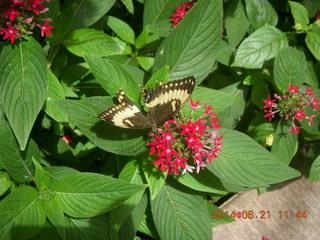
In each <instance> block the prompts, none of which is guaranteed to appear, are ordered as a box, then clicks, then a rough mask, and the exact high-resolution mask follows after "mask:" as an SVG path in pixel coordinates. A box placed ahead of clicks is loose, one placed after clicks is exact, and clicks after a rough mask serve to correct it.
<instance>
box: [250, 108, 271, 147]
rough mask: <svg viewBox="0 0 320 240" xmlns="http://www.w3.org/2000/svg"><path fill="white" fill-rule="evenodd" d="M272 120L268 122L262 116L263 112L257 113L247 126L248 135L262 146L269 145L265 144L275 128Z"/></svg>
mask: <svg viewBox="0 0 320 240" xmlns="http://www.w3.org/2000/svg"><path fill="white" fill-rule="evenodd" d="M274 125H275V124H274V123H273V122H268V121H267V120H266V118H264V117H263V113H262V112H261V113H259V114H257V115H256V116H255V117H254V118H253V119H252V120H251V122H250V125H249V127H248V135H249V136H250V137H252V138H253V139H254V140H256V141H257V142H258V143H260V144H261V145H262V146H270V145H269V144H267V138H269V137H272V136H271V135H273V134H274V132H275V130H276V126H274Z"/></svg>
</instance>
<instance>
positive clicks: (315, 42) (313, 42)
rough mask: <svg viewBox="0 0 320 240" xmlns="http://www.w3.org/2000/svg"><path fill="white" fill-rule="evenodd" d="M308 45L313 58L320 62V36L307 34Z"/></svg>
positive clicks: (311, 33) (312, 33)
mask: <svg viewBox="0 0 320 240" xmlns="http://www.w3.org/2000/svg"><path fill="white" fill-rule="evenodd" d="M306 44H307V47H308V48H309V50H310V52H311V53H312V54H313V56H314V57H315V58H316V59H317V60H318V61H320V34H317V33H314V32H307V37H306Z"/></svg>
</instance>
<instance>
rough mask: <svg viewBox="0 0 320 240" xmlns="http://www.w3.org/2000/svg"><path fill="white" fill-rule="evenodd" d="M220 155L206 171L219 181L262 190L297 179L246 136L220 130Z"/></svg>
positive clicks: (295, 172)
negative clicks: (268, 186) (270, 185)
mask: <svg viewBox="0 0 320 240" xmlns="http://www.w3.org/2000/svg"><path fill="white" fill-rule="evenodd" d="M219 134H221V135H223V136H224V138H223V140H222V148H221V152H219V153H218V158H217V159H215V160H213V162H212V164H210V165H207V168H208V169H209V170H210V171H212V172H213V173H214V174H215V175H217V176H218V177H219V178H221V179H225V180H227V181H228V182H231V183H233V184H236V185H242V186H245V187H262V186H267V185H269V184H273V183H278V182H282V181H285V180H288V179H291V178H294V177H298V176H300V173H299V172H298V171H296V170H294V169H293V168H290V167H288V166H287V164H285V163H284V162H282V161H281V160H280V159H278V158H276V157H275V156H274V155H273V154H271V153H270V152H269V151H267V150H266V149H265V148H263V147H262V146H260V145H259V144H258V143H256V142H255V141H254V140H252V139H251V138H250V137H248V136H247V135H245V134H243V133H240V132H237V131H234V130H227V129H223V130H221V131H220V132H219Z"/></svg>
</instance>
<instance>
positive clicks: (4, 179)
mask: <svg viewBox="0 0 320 240" xmlns="http://www.w3.org/2000/svg"><path fill="white" fill-rule="evenodd" d="M11 183H12V182H11V181H10V177H9V174H8V173H6V172H3V171H0V196H2V194H4V193H5V192H6V191H7V190H8V189H9V187H10V185H11Z"/></svg>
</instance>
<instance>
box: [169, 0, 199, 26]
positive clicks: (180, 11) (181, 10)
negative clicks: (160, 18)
mask: <svg viewBox="0 0 320 240" xmlns="http://www.w3.org/2000/svg"><path fill="white" fill-rule="evenodd" d="M195 4H196V3H195V2H190V1H187V2H186V3H182V4H181V5H179V6H177V9H176V12H175V13H174V14H172V18H171V19H170V21H171V22H172V26H173V27H176V26H177V25H178V24H179V23H180V21H181V19H182V18H184V15H186V14H187V12H188V11H189V10H190V9H191V8H192V7H193V5H195Z"/></svg>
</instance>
